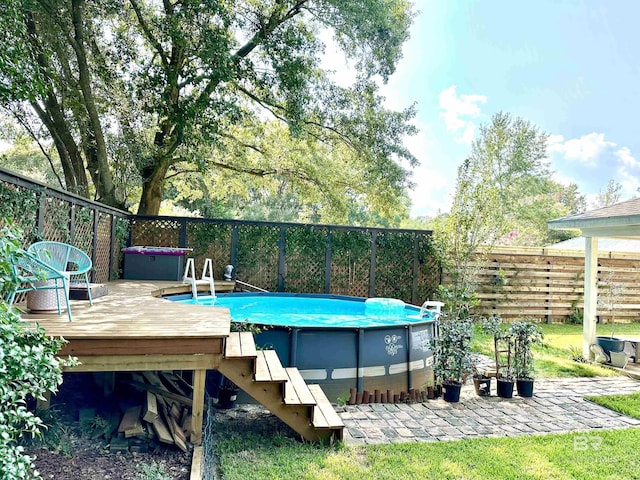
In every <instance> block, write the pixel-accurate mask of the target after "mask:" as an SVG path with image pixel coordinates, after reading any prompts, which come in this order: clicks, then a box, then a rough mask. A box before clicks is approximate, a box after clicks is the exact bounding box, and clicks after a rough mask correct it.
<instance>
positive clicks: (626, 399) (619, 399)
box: [587, 393, 640, 419]
mask: <svg viewBox="0 0 640 480" xmlns="http://www.w3.org/2000/svg"><path fill="white" fill-rule="evenodd" d="M587 399H588V400H591V401H592V402H594V403H597V404H598V405H602V406H603V407H607V408H610V409H611V410H615V411H616V412H619V413H622V414H623V415H628V416H630V417H633V418H637V419H640V393H629V394H627V395H603V396H598V397H587Z"/></svg>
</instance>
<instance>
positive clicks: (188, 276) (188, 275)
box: [182, 258, 216, 302]
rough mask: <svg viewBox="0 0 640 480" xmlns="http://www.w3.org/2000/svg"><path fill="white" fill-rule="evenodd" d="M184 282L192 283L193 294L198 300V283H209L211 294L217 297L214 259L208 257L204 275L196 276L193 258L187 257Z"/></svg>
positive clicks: (203, 268)
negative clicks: (214, 280)
mask: <svg viewBox="0 0 640 480" xmlns="http://www.w3.org/2000/svg"><path fill="white" fill-rule="evenodd" d="M182 283H188V284H190V285H191V294H192V295H193V299H194V300H195V301H196V302H197V301H198V285H208V286H209V292H210V293H211V296H212V297H213V298H216V287H215V283H214V282H213V261H212V260H211V259H210V258H207V259H206V260H205V261H204V266H203V267H202V276H201V277H200V278H196V267H195V263H194V261H193V258H187V265H186V266H185V268H184V275H183V277H182Z"/></svg>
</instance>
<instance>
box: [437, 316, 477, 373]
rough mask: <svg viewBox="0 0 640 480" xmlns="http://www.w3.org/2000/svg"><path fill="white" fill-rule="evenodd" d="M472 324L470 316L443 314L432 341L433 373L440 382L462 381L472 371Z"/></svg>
mask: <svg viewBox="0 0 640 480" xmlns="http://www.w3.org/2000/svg"><path fill="white" fill-rule="evenodd" d="M473 331H474V326H473V322H472V319H471V317H468V316H466V317H465V316H462V317H461V316H458V315H455V314H453V315H450V316H443V317H441V320H440V322H439V324H438V335H437V336H436V338H434V339H433V341H432V345H431V346H432V348H433V354H434V358H435V365H434V374H435V376H436V379H437V380H438V381H439V382H440V383H464V381H465V379H466V378H467V376H468V375H470V374H472V373H473V371H474V365H473V359H472V357H471V341H472V339H473Z"/></svg>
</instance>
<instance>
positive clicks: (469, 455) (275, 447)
mask: <svg viewBox="0 0 640 480" xmlns="http://www.w3.org/2000/svg"><path fill="white" fill-rule="evenodd" d="M639 442H640V429H625V430H616V431H599V432H597V433H589V434H584V433H575V434H562V435H544V436H526V437H517V438H485V439H475V440H459V441H454V442H438V443H403V444H393V445H380V446H369V447H343V446H337V447H321V446H316V445H309V444H300V443H297V442H296V441H294V440H292V439H289V438H282V437H264V436H246V435H243V436H239V435H236V436H230V437H227V438H226V439H224V440H222V441H220V442H219V443H217V453H218V454H219V455H220V462H221V468H222V472H223V478H224V479H225V480H259V479H260V480H262V479H282V480H286V479H295V480H306V479H309V480H310V479H323V480H334V479H335V480H337V479H340V480H351V479H353V480H361V479H363V478H372V479H381V480H382V479H389V480H392V479H393V480H402V479H407V480H409V479H412V480H413V479H430V478H434V479H439V480H440V479H470V480H471V479H488V478H490V479H503V478H504V479H574V478H580V479H594V480H604V479H613V478H616V479H617V478H637V475H638V469H639V468H640V462H639V461H638V460H637V454H636V451H637V446H638V444H639Z"/></svg>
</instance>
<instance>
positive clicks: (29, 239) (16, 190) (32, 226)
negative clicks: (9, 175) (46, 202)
mask: <svg viewBox="0 0 640 480" xmlns="http://www.w3.org/2000/svg"><path fill="white" fill-rule="evenodd" d="M0 218H9V219H11V220H12V221H13V225H14V226H16V227H18V228H19V229H21V230H22V233H23V246H24V247H25V248H26V247H27V246H28V245H30V244H31V243H33V242H34V241H35V240H37V231H36V225H37V223H38V196H37V194H36V193H35V192H34V191H32V190H29V189H26V188H23V187H20V186H17V185H12V184H10V183H6V182H0Z"/></svg>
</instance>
